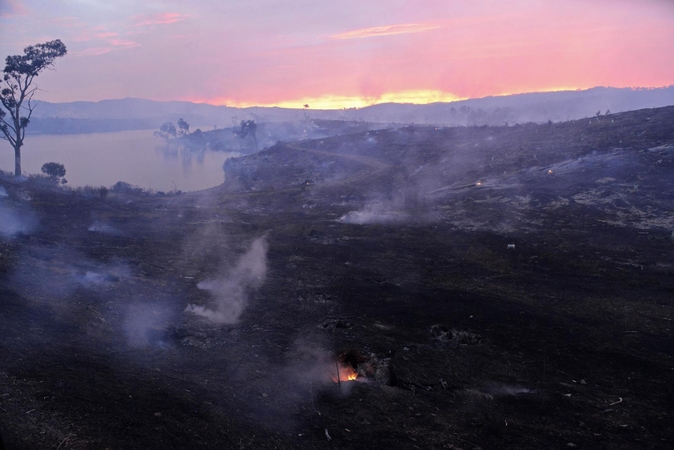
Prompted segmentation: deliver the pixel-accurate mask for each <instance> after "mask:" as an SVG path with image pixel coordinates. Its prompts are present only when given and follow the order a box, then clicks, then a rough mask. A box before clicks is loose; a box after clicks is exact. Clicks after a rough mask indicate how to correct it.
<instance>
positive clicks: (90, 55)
mask: <svg viewBox="0 0 674 450" xmlns="http://www.w3.org/2000/svg"><path fill="white" fill-rule="evenodd" d="M56 3H58V5H56ZM56 38H59V39H61V40H63V41H64V42H65V43H66V45H68V49H69V55H68V56H67V57H66V58H65V59H64V60H63V61H60V62H59V65H58V68H57V71H54V72H50V73H47V74H45V75H43V76H41V78H40V88H41V89H42V91H41V92H40V98H41V99H43V100H47V101H74V100H94V101H95V100H102V99H108V98H123V97H139V98H149V99H153V100H193V101H200V102H207V103H212V104H227V105H231V106H253V105H261V106H283V107H293V108H302V107H303V105H304V104H308V105H310V107H311V108H312V109H324V108H330V109H333V108H335V109H341V108H360V107H364V106H368V105H372V104H375V103H385V102H402V103H432V102H438V101H443V102H444V101H452V100H458V99H464V98H476V97H484V96H490V95H506V94H515V93H524V92H540V91H558V90H576V89H587V88H591V87H594V86H612V87H635V86H638V87H660V86H668V85H672V84H674V2H669V1H665V0H645V1H643V2H628V1H625V0H616V1H607V0H597V1H593V2H585V1H580V0H550V1H547V2H545V3H544V4H543V3H541V2H539V1H535V0H523V1H520V2H517V3H514V4H509V5H508V6H507V7H505V6H503V3H502V2H499V1H497V0H476V1H474V2H473V1H471V2H446V1H440V0H420V1H419V2H415V3H413V4H412V3H405V2H402V3H398V2H397V3H396V4H395V5H391V2H386V1H382V0H374V1H372V2H367V4H365V5H363V4H362V3H361V2H356V1H355V0H345V1H342V2H330V1H326V2H309V1H307V0H289V1H286V2H280V0H257V1H252V2H247V3H245V5H244V4H243V3H240V2H206V1H204V0H197V1H194V2H190V3H189V6H187V5H186V4H185V3H181V2H177V1H174V0H162V1H156V2H149V3H148V2H130V1H120V2H55V3H54V4H52V3H44V2H40V1H38V0H12V1H7V2H3V3H0V53H2V55H11V54H18V53H20V52H21V50H22V49H23V47H25V46H27V45H30V44H34V43H38V42H44V41H45V40H48V39H56Z"/></svg>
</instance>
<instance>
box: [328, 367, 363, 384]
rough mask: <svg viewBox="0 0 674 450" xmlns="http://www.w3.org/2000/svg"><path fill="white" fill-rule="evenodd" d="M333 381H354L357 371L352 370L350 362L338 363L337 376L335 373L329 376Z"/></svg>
mask: <svg viewBox="0 0 674 450" xmlns="http://www.w3.org/2000/svg"><path fill="white" fill-rule="evenodd" d="M330 378H331V379H332V382H333V383H340V382H342V381H354V380H355V379H356V378H358V373H356V371H355V370H353V367H351V364H345V365H342V364H340V365H339V378H337V376H336V375H332V376H331V377H330Z"/></svg>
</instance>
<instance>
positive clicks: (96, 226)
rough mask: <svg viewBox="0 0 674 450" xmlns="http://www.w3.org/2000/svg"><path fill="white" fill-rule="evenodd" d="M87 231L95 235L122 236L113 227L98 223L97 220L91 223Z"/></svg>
mask: <svg viewBox="0 0 674 450" xmlns="http://www.w3.org/2000/svg"><path fill="white" fill-rule="evenodd" d="M87 230H89V231H93V232H95V233H103V234H110V235H113V236H119V235H121V234H122V233H121V232H120V231H119V230H118V229H116V228H115V227H113V226H110V225H107V224H104V223H103V222H99V221H98V220H97V221H95V222H94V223H92V224H91V225H90V226H89V228H88V229H87Z"/></svg>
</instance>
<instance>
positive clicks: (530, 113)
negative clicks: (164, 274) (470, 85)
mask: <svg viewBox="0 0 674 450" xmlns="http://www.w3.org/2000/svg"><path fill="white" fill-rule="evenodd" d="M36 104H37V105H38V107H37V108H36V109H35V114H34V116H33V117H34V118H33V120H32V122H31V127H29V129H28V130H29V132H30V133H80V132H100V131H118V130H121V129H142V128H146V129H147V128H149V129H152V128H158V127H159V126H160V125H161V124H162V123H163V122H166V121H171V122H176V121H177V120H178V119H179V118H181V117H182V118H184V119H185V120H186V121H187V122H189V123H191V124H194V125H195V126H201V127H207V129H210V128H211V127H212V126H217V127H218V128H227V127H230V126H232V125H236V124H238V122H239V121H240V120H243V119H254V120H255V121H256V122H258V123H262V122H292V121H305V120H308V119H320V120H343V121H365V122H375V123H419V124H437V125H484V124H491V125H503V124H505V123H506V122H508V123H509V124H515V123H526V122H538V123H540V122H547V121H548V120H552V121H554V122H558V121H565V120H573V119H579V118H583V117H592V116H594V115H595V114H596V113H597V111H599V112H601V113H602V114H604V113H605V112H606V111H607V110H610V111H612V112H614V113H615V112H621V111H631V110H636V109H643V108H654V107H662V106H668V105H673V104H674V87H671V86H670V87H665V88H658V89H629V88H622V89H617V88H603V87H598V88H592V89H588V90H584V91H561V92H547V93H531V94H517V95H509V96H502V97H486V98H480V99H470V100H463V101H457V102H452V103H434V104H430V105H411V104H379V105H374V106H369V107H365V108H360V109H356V108H353V109H345V110H313V109H309V110H306V111H305V110H300V109H283V108H265V107H251V108H233V107H228V106H213V105H207V104H196V103H189V102H177V101H173V102H157V101H151V100H143V99H134V98H127V99H121V100H103V101H100V102H72V103H47V102H36ZM125 127H126V128H125Z"/></svg>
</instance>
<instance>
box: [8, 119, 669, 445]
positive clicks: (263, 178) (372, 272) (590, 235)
mask: <svg viewBox="0 0 674 450" xmlns="http://www.w3.org/2000/svg"><path fill="white" fill-rule="evenodd" d="M226 173H227V180H228V181H227V183H226V184H225V185H223V186H220V187H218V188H214V189H211V190H208V191H202V192H196V193H191V194H185V195H174V196H162V197H160V196H145V195H137V194H134V195H130V194H122V193H111V194H110V195H109V196H108V197H107V198H106V199H101V198H98V197H97V196H95V195H86V193H77V194H76V193H72V192H67V191H61V190H58V189H54V188H49V187H48V186H47V187H45V186H43V185H38V184H36V183H33V182H24V183H16V182H14V181H12V180H11V179H4V180H0V185H1V186H2V187H3V188H4V189H5V191H6V193H7V195H6V196H3V197H0V207H2V208H4V211H5V213H4V214H5V215H4V216H2V217H3V220H8V219H7V217H11V218H12V220H14V222H16V223H15V225H16V226H15V228H17V227H18V228H17V230H18V231H17V230H15V231H17V232H12V233H8V232H6V233H5V236H4V237H2V238H1V239H2V240H0V333H1V336H2V339H1V340H0V432H1V433H2V438H3V439H4V443H5V446H6V448H8V449H38V448H40V449H42V448H44V449H48V448H54V449H71V448H72V449H89V448H91V449H117V448H142V449H165V448H175V449H186V448H190V449H191V448H218V449H220V448H251V449H253V448H254V449H264V448H269V449H272V448H279V449H280V448H288V449H293V448H320V449H325V448H353V449H357V448H410V449H413V448H421V449H458V448H462V449H474V448H483V449H492V448H493V449H496V448H499V449H500V448H532V449H535V448H608V449H632V448H648V449H665V448H672V445H674V426H673V425H672V424H673V423H674V417H673V411H674V361H673V360H672V356H673V354H674V334H673V332H672V320H673V319H674V277H673V275H674V254H673V250H674V241H673V236H672V232H673V230H674V213H673V212H672V211H674V200H673V199H674V197H673V196H672V192H674V175H672V174H673V173H674V108H672V107H670V108H661V109H656V110H642V111H636V112H631V113H623V114H614V115H611V116H604V117H600V118H593V119H592V120H589V119H586V120H580V121H574V122H566V123H558V124H550V125H548V124H545V125H534V124H529V125H520V126H515V127H468V128H441V129H437V128H434V127H419V126H411V127H406V128H401V129H395V130H379V131H369V132H363V133H356V134H351V135H347V136H339V137H331V138H326V139H323V140H316V141H302V142H300V143H295V144H278V145H276V146H274V147H272V148H269V149H267V150H264V151H262V152H260V153H257V154H255V155H251V156H247V157H244V158H240V159H236V160H230V161H229V162H228V164H227V166H226ZM0 193H1V191H0ZM7 211H9V213H7ZM0 212H2V211H1V210H0ZM7 214H10V215H9V216H8V215H7ZM17 224H18V225H17ZM10 234H11V235H10ZM263 235H264V236H266V239H267V242H268V245H269V251H268V255H267V273H266V278H265V279H264V282H263V283H262V284H261V285H260V286H258V287H257V288H254V287H252V286H249V287H247V288H246V291H247V298H248V303H247V306H246V308H245V310H244V311H243V314H242V315H241V317H240V319H239V320H238V322H236V323H233V324H224V325H223V324H216V323H212V322H209V321H208V320H206V319H204V318H201V317H198V316H196V315H194V314H190V313H186V312H185V311H184V310H185V308H186V306H187V305H188V304H195V305H205V306H212V303H213V299H212V298H211V296H210V295H209V294H208V292H207V291H204V290H201V289H199V288H198V287H197V283H198V282H199V281H201V280H206V279H210V278H213V277H217V276H218V274H221V273H223V271H224V272H225V273H226V272H227V269H228V268H229V269H231V267H233V266H234V263H235V261H236V260H237V258H238V257H239V256H240V255H242V254H244V253H245V252H246V250H247V249H248V247H249V245H250V243H251V242H252V241H253V240H254V239H256V238H259V237H260V236H263ZM510 244H514V246H515V247H514V248H510V249H509V248H508V246H509V245H510ZM335 365H342V366H343V367H346V366H347V365H351V366H356V367H355V369H356V370H357V371H358V372H359V373H360V375H361V376H360V377H359V378H358V379H357V380H356V381H341V377H340V382H339V383H335V382H334V381H333V380H331V373H334V370H333V369H334V367H335Z"/></svg>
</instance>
